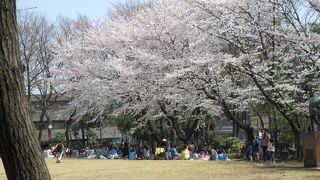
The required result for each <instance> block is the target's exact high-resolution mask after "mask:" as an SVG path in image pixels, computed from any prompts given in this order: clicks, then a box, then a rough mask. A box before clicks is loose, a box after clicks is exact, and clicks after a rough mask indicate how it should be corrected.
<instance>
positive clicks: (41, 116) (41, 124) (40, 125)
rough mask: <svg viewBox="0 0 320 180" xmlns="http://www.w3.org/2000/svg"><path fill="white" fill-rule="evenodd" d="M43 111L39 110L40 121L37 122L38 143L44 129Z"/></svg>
mask: <svg viewBox="0 0 320 180" xmlns="http://www.w3.org/2000/svg"><path fill="white" fill-rule="evenodd" d="M45 113H46V112H45V110H44V109H42V110H41V115H40V121H39V134H38V141H39V142H41V139H42V131H43V129H44V124H43V122H44V116H45Z"/></svg>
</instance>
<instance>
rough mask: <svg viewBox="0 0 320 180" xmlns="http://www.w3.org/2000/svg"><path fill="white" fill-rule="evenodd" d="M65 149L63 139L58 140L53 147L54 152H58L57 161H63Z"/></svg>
mask: <svg viewBox="0 0 320 180" xmlns="http://www.w3.org/2000/svg"><path fill="white" fill-rule="evenodd" d="M63 150H64V145H63V144H62V142H61V141H58V144H56V145H55V146H54V148H53V152H55V153H56V158H57V161H56V163H61V159H62V154H63Z"/></svg>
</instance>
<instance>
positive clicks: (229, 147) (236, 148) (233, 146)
mask: <svg viewBox="0 0 320 180" xmlns="http://www.w3.org/2000/svg"><path fill="white" fill-rule="evenodd" d="M212 144H213V146H214V147H219V148H222V149H224V150H226V152H227V154H228V157H229V158H241V157H242V156H243V155H242V153H241V149H242V148H244V147H245V143H244V142H242V140H241V139H239V138H238V137H228V136H227V135H216V137H215V138H214V140H213V143H212Z"/></svg>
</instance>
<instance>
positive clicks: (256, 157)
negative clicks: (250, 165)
mask: <svg viewBox="0 0 320 180" xmlns="http://www.w3.org/2000/svg"><path fill="white" fill-rule="evenodd" d="M253 155H254V160H255V162H256V163H259V162H260V143H259V141H258V139H257V140H256V141H255V142H254V146H253Z"/></svg>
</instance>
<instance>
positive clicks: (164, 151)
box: [43, 139, 229, 160]
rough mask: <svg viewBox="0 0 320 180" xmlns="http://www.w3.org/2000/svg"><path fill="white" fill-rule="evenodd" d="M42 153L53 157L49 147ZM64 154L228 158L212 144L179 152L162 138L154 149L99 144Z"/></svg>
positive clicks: (185, 158) (139, 146)
mask: <svg viewBox="0 0 320 180" xmlns="http://www.w3.org/2000/svg"><path fill="white" fill-rule="evenodd" d="M152 152H153V153H152ZM43 153H44V156H45V157H48V158H51V157H54V154H52V153H51V149H46V150H44V151H43ZM64 156H69V157H81V158H87V159H130V160H135V159H136V160H146V159H155V160H177V159H181V160H229V159H228V157H227V156H226V155H225V152H224V151H220V150H219V149H214V147H213V146H212V145H211V146H210V147H209V148H207V149H204V150H201V151H200V150H198V151H197V150H196V149H195V147H194V145H193V144H189V145H184V148H183V149H182V151H181V152H180V153H179V152H178V150H177V147H176V145H172V146H171V145H170V143H169V142H167V140H166V139H163V140H162V141H161V142H160V143H159V146H158V147H157V148H155V149H154V151H152V149H151V148H150V147H149V146H147V145H142V144H137V145H129V144H128V143H123V144H122V146H121V147H119V148H118V149H117V148H115V147H114V146H113V145H109V146H108V147H104V146H101V147H100V148H89V147H86V148H84V149H82V150H80V151H78V150H71V151H70V150H69V149H65V152H64Z"/></svg>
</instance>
